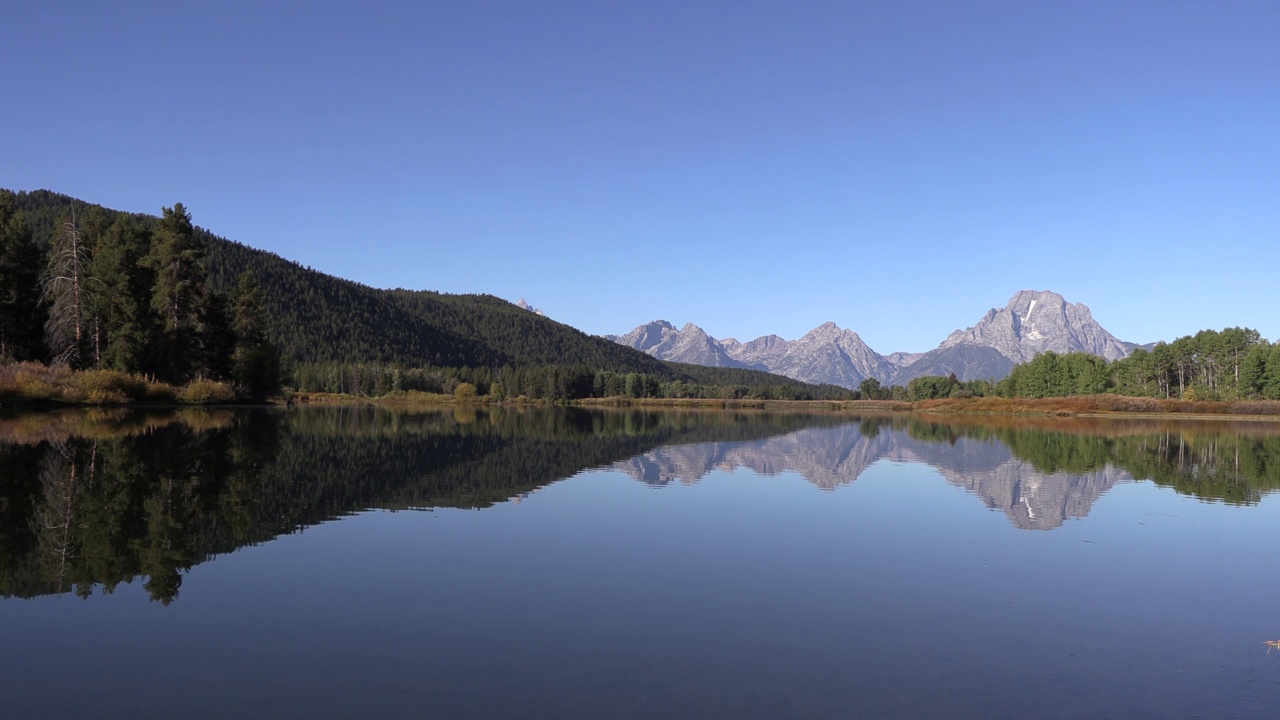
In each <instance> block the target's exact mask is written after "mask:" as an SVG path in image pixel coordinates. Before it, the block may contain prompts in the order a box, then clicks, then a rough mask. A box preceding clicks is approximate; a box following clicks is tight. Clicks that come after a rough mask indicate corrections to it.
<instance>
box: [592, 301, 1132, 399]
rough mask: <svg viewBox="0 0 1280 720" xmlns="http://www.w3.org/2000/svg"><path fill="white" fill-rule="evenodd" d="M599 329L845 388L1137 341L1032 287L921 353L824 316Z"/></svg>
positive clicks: (689, 354) (643, 347)
mask: <svg viewBox="0 0 1280 720" xmlns="http://www.w3.org/2000/svg"><path fill="white" fill-rule="evenodd" d="M605 337H606V338H607V339H609V340H613V341H614V342H616V343H619V344H622V345H626V346H627V347H631V348H635V349H636V350H640V351H641V352H644V353H647V354H649V355H651V356H653V357H655V358H658V359H660V360H668V361H672V362H683V363H691V364H696V365H708V366H712V367H734V368H748V369H752V370H764V371H767V372H771V373H776V374H779V375H785V376H786V377H789V378H794V379H796V380H801V381H803V382H809V383H828V384H832V385H839V386H842V387H847V388H855V387H857V386H858V385H859V384H860V383H861V382H862V381H863V380H866V379H868V378H872V379H875V380H877V381H879V382H880V383H881V384H883V385H905V384H906V383H907V382H909V381H911V380H912V379H914V378H918V377H924V376H927V375H944V376H945V375H950V374H952V373H954V374H955V376H956V377H957V378H959V379H960V380H978V379H983V380H999V379H1001V378H1003V377H1004V376H1006V375H1008V374H1009V371H1010V370H1012V369H1013V367H1014V366H1015V365H1017V364H1019V363H1023V362H1027V361H1028V360H1031V359H1032V358H1034V357H1035V356H1036V355H1037V354H1038V353H1042V352H1046V351H1053V352H1057V353H1069V352H1086V353H1091V354H1093V355H1098V356H1100V357H1103V358H1106V359H1107V360H1118V359H1120V358H1123V357H1126V356H1128V355H1129V354H1130V353H1131V352H1133V350H1134V349H1135V348H1137V347H1139V346H1138V345H1136V344H1134V343H1129V342H1124V341H1122V340H1119V339H1117V338H1116V337H1115V336H1114V335H1112V334H1111V333H1110V332H1108V331H1107V330H1106V328H1104V327H1102V325H1100V324H1098V321H1096V320H1094V319H1093V314H1092V313H1091V312H1090V311H1089V308H1088V307H1087V306H1085V305H1084V304H1082V303H1070V302H1067V300H1066V299H1065V298H1063V297H1062V296H1061V295H1059V294H1058V293H1055V292H1052V291H1036V290H1022V291H1020V292H1018V293H1016V294H1014V296H1013V297H1012V298H1010V299H1009V302H1008V303H1007V304H1006V305H1005V306H1004V307H1002V308H992V309H991V310H988V311H987V313H986V314H985V315H983V316H982V318H980V319H979V320H978V322H977V323H975V324H974V325H973V326H971V327H968V328H965V329H963V330H956V331H955V332H953V333H951V334H950V335H948V336H947V338H946V339H945V340H943V341H942V342H941V343H940V344H939V345H938V347H936V348H934V349H933V350H930V351H929V352H925V353H907V352H895V353H890V354H888V355H881V354H880V353H878V352H876V351H875V350H873V349H871V348H870V347H869V346H868V345H867V344H866V343H865V342H863V341H862V338H860V337H859V336H858V334H857V333H856V332H853V331H852V330H846V329H843V328H840V327H839V326H837V325H836V324H835V323H832V322H828V323H824V324H822V325H819V326H818V327H816V328H814V329H813V330H811V331H809V333H808V334H806V335H805V336H804V337H802V338H800V339H798V340H785V339H783V338H781V337H779V336H777V335H765V336H763V337H759V338H756V339H755V340H751V341H749V342H739V341H738V340H736V339H734V338H727V339H725V340H717V339H715V338H714V337H711V336H710V335H708V334H707V332H706V331H705V330H703V329H702V328H700V327H698V326H697V325H694V324H693V323H689V324H687V325H685V326H684V327H683V328H680V329H678V330H677V329H676V327H675V326H674V325H672V324H671V323H669V322H667V321H665V320H655V321H653V322H651V323H648V324H645V325H641V326H639V327H637V328H635V329H634V330H632V331H631V332H629V333H627V334H625V335H606V336H605Z"/></svg>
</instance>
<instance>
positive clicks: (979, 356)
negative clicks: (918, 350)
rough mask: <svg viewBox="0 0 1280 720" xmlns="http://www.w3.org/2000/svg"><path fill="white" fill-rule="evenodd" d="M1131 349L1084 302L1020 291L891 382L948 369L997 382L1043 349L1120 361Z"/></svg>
mask: <svg viewBox="0 0 1280 720" xmlns="http://www.w3.org/2000/svg"><path fill="white" fill-rule="evenodd" d="M1132 347H1134V346H1133V345H1132V344H1131V343H1124V342H1121V341H1120V340H1118V339H1117V338H1116V337H1115V336H1114V335H1112V334H1111V333H1109V332H1107V330H1106V329H1105V328H1103V327H1102V326H1101V325H1099V324H1098V321H1096V320H1094V319H1093V314H1092V313H1091V312H1090V311H1089V308H1088V307H1086V306H1085V305H1084V304H1083V303H1069V302H1067V301H1066V300H1065V299H1064V298H1063V297H1062V296H1061V295H1059V294H1058V293H1056V292H1050V291H1035V290H1022V291H1020V292H1018V293H1016V294H1014V296H1013V297H1012V298H1010V299H1009V302H1008V304H1007V305H1005V307H1003V308H1000V309H995V308H992V309H991V310H988V311H987V314H986V315H984V316H983V317H982V319H981V320H979V321H978V323H977V324H976V325H973V326H972V327H969V328H966V329H964V330H956V331H955V332H953V333H951V334H950V335H949V336H947V339H946V340H943V341H942V344H941V345H939V346H938V347H937V348H936V349H934V350H931V351H929V352H927V353H925V354H923V355H921V356H920V357H919V358H917V359H916V360H915V361H913V362H912V363H911V364H909V365H907V366H905V367H903V368H902V369H901V370H899V371H898V372H896V373H895V374H894V375H893V377H892V378H891V380H890V381H891V382H892V383H894V384H898V385H901V384H905V383H907V382H908V381H910V380H911V379H913V378H917V377H924V376H926V375H948V374H951V373H955V375H956V377H958V378H960V379H961V380H977V379H987V380H998V379H1000V378H1002V377H1004V376H1005V375H1007V374H1009V371H1010V370H1012V369H1013V367H1014V366H1015V365H1017V364H1018V363H1023V362H1027V361H1028V360H1031V359H1032V358H1034V357H1035V356H1036V355H1037V354H1039V353H1042V352H1047V351H1053V352H1056V353H1070V352H1085V353H1090V354H1093V355H1098V356H1100V357H1104V358H1106V359H1107V360H1119V359H1120V358H1123V357H1126V356H1128V355H1129V353H1130V352H1131V348H1132Z"/></svg>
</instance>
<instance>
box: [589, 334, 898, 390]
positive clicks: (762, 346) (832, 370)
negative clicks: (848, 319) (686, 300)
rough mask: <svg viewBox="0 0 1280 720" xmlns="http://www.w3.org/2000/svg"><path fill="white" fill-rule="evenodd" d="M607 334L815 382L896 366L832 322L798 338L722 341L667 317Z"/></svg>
mask: <svg viewBox="0 0 1280 720" xmlns="http://www.w3.org/2000/svg"><path fill="white" fill-rule="evenodd" d="M605 337H606V338H608V339H612V340H613V341H614V342H617V343H620V344H622V345H626V346H627V347H630V348H635V349H636V350H639V351H641V352H644V353H647V354H649V355H652V356H653V357H656V358H658V359H660V360H668V361H671V362H682V363H693V364H697V365H710V366H712V367H736V368H750V369H756V370H764V371H767V372H771V373H776V374H778V375H783V376H785V377H789V378H792V379H794V380H799V381H801V382H806V383H812V384H815V385H839V386H841V387H847V388H855V387H857V386H858V384H859V383H861V382H862V381H863V380H864V379H866V378H868V377H875V378H881V377H884V378H887V377H888V376H889V374H890V371H891V370H892V367H893V366H892V365H890V364H889V362H888V361H886V360H885V359H884V358H883V357H881V356H880V354H879V353H877V352H876V351H874V350H872V349H871V348H870V347H868V346H867V344H866V343H864V342H862V338H860V337H858V334H857V333H855V332H853V331H852V330H844V329H842V328H840V327H838V326H836V324H835V323H830V322H829V323H825V324H823V325H820V326H818V327H816V328H814V329H813V330H811V331H810V332H809V334H807V335H805V336H804V337H802V338H800V339H799V340H794V341H787V340H783V339H782V338H780V337H778V336H777V335H766V336H764V337H760V338H756V339H755V340H752V341H751V342H746V343H742V342H738V341H737V340H734V339H729V340H726V341H720V340H716V339H715V338H713V337H711V336H710V335H708V334H707V333H706V331H704V330H703V329H702V328H700V327H698V326H697V325H694V324H693V323H689V324H687V325H685V326H684V327H683V328H681V329H679V330H677V329H676V328H675V326H674V325H672V324H671V323H669V322H667V321H665V320H655V321H653V322H651V323H648V324H645V325H641V326H639V327H637V328H635V329H634V330H632V331H631V332H629V333H627V334H626V335H607V336H605Z"/></svg>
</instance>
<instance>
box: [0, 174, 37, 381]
mask: <svg viewBox="0 0 1280 720" xmlns="http://www.w3.org/2000/svg"><path fill="white" fill-rule="evenodd" d="M43 327H44V311H43V308H42V307H41V305H40V250H39V249H38V248H37V247H36V244H35V242H34V241H33V240H32V238H31V230H30V229H29V228H28V227H27V223H26V219H25V218H24V217H23V215H22V213H20V212H18V211H17V209H16V208H15V206H14V196H13V193H11V192H9V191H7V190H0V362H2V361H6V360H34V359H36V358H39V357H42V356H43V355H44V350H43V348H42V347H41V334H42V333H43Z"/></svg>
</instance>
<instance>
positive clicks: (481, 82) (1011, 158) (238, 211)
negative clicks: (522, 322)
mask: <svg viewBox="0 0 1280 720" xmlns="http://www.w3.org/2000/svg"><path fill="white" fill-rule="evenodd" d="M3 18H4V22H3V26H4V33H3V35H4V40H3V42H0V68H3V69H4V71H5V73H4V74H5V78H6V82H5V84H4V85H5V92H4V96H5V100H4V102H3V105H2V106H0V137H2V138H3V144H2V145H0V187H9V188H12V189H18V190H31V189H36V188H50V189H53V190H57V191H60V192H65V193H68V194H71V195H74V196H77V197H79V198H82V199H84V200H88V201H91V202H96V203H100V204H103V205H106V206H108V207H113V208H117V209H122V210H130V211H140V212H152V213H158V212H159V210H160V208H161V206H164V205H172V204H173V203H174V202H176V201H180V202H182V203H184V204H185V205H186V206H187V207H188V208H189V209H190V210H191V212H192V214H193V216H194V219H195V221H196V223H197V224H200V225H202V226H204V227H207V228H209V229H211V230H213V231H214V232H215V233H217V234H219V235H223V236H225V237H229V238H231V239H233V240H238V241H240V242H243V243H246V244H248V245H252V246H255V247H260V248H265V249H268V250H271V251H274V252H276V253H279V254H280V255H283V256H284V257H286V258H290V259H293V260H297V261H299V262H301V263H303V264H305V265H310V266H312V267H315V268H317V269H319V270H323V271H325V272H329V273H333V274H336V275H340V276H343V277H348V278H352V279H355V280H358V281H360V282H363V283H367V284H369V285H374V286H379V287H407V288H415V289H431V290H442V291H447V292H487V293H492V294H494V295H498V296H500V297H504V298H507V299H509V300H513V301H514V300H516V299H517V298H520V297H524V298H527V299H528V300H529V302H531V303H532V304H534V305H536V306H538V307H540V308H543V309H544V310H545V311H546V312H547V313H548V314H549V315H550V316H551V317H553V318H555V319H557V320H560V321H562V322H566V323H568V324H571V325H574V326H576V327H579V328H581V329H583V330H585V331H587V332H592V333H609V332H615V333H622V332H626V331H627V330H630V329H631V328H632V327H634V326H636V325H638V324H640V323H643V322H647V321H650V320H653V319H656V318H663V319H667V320H670V321H672V322H674V323H676V324H678V325H680V324H683V323H685V322H695V323H697V324H698V325H700V326H702V327H703V328H705V329H706V330H707V331H708V332H710V333H711V334H712V335H714V336H716V337H721V338H724V337H731V336H732V337H737V338H738V339H740V340H746V339H750V338H753V337H756V336H758V335H763V334H766V333H777V334H779V335H782V336H783V337H787V338H796V337H799V336H800V335H802V334H804V333H805V332H806V331H808V330H809V329H811V328H813V327H814V326H816V325H818V324H820V323H822V322H825V321H828V320H832V321H835V322H836V323H838V324H839V325H841V326H842V327H848V328H851V329H853V330H855V331H857V332H858V333H859V334H860V335H862V337H863V339H864V340H866V341H867V342H868V343H869V344H870V345H871V346H872V347H874V348H875V349H877V350H879V351H880V352H882V353H889V352H892V351H898V350H906V351H922V350H927V349H930V348H932V347H933V346H935V345H936V344H937V343H938V342H940V341H941V340H942V339H943V338H944V337H945V336H946V335H947V334H948V333H949V332H951V331H952V330H955V329H957V328H961V327H966V326H969V325H972V324H973V323H974V322H976V321H977V320H978V319H979V318H980V317H981V315H982V314H983V313H984V312H985V311H986V310H987V309H988V308H991V307H1000V306H1003V305H1004V304H1005V302H1006V301H1007V300H1008V299H1009V297H1010V296H1012V295H1013V293H1014V292H1016V291H1017V290H1020V289H1024V288H1029V289H1036V290H1044V289H1050V290H1056V291H1057V292H1060V293H1062V294H1063V295H1064V296H1066V298H1067V299H1068V300H1071V301H1074V302H1083V303H1085V304H1087V305H1089V306H1090V308H1092V310H1093V314H1094V317H1095V318H1097V319H1098V320H1099V321H1100V322H1101V323H1102V324H1103V325H1104V326H1105V327H1107V328H1108V329H1109V330H1111V331H1112V332H1113V333H1115V334H1116V335H1117V336H1119V337H1120V338H1121V339H1124V340H1132V341H1138V342H1146V341H1152V340H1157V339H1173V338H1175V337H1178V336H1180V335H1185V334H1189V333H1194V332H1196V331H1197V330H1200V329H1202V328H1222V327H1226V326H1232V325H1243V326H1248V327H1254V328H1256V329H1258V330H1260V331H1261V332H1262V334H1263V336H1264V337H1268V338H1270V339H1272V340H1276V339H1277V338H1280V281H1278V280H1280V3H1278V2H1275V1H1274V0H1262V1H1258V2H1231V1H1228V0H1223V1H1220V2H1174V1H1169V2H1139V1H1135V2H1124V1H1118V0H1106V1H1104V2H1086V1H1082V0H1069V1H1067V2H1040V1H1037V2H1026V1H1024V0H1018V1H1017V2H1008V3H1001V2H904V1H902V0H895V1H893V2H878V3H858V2H851V1H844V2H798V1H790V2H769V3H759V2H747V1H744V0H733V1H731V2H696V1H695V0H682V1H680V2H658V1H647V2H628V3H617V2H599V1H591V2H545V1H541V0H539V1H533V0H511V1H507V2H483V1H468V2H443V1H441V2H408V3H381V2H368V3H351V2H343V3H325V2H299V3H292V4H289V3H272V2H265V1H261V0H259V1H255V2H243V3H242V2H217V3H208V2H206V3H174V2H144V3H136V2H111V3H104V2H80V3H71V2H58V1H57V0H44V1H42V2H15V3H10V4H9V5H8V6H7V7H6V8H5V10H4V13H3Z"/></svg>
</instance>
